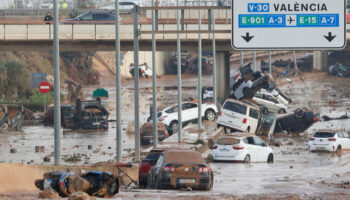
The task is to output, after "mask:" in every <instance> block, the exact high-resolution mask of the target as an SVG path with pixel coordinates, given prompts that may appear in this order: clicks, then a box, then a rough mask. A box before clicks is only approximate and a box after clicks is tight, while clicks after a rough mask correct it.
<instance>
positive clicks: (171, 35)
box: [0, 24, 231, 40]
mask: <svg viewBox="0 0 350 200" xmlns="http://www.w3.org/2000/svg"><path fill="white" fill-rule="evenodd" d="M202 26H203V27H202V28H203V29H202V30H201V31H200V33H201V35H202V38H203V39H210V38H211V36H212V34H211V33H212V31H211V30H208V29H207V28H208V27H207V26H206V25H202ZM138 27H139V30H140V36H139V39H140V40H143V39H144V40H148V39H149V40H150V39H151V36H152V35H151V33H152V25H151V24H139V25H138ZM197 29H198V25H196V24H187V25H186V26H185V30H182V31H180V34H181V38H182V39H188V40H195V39H197V38H198V33H199V31H198V30H197ZM214 32H215V33H216V37H217V39H230V37H231V31H230V26H229V25H223V24H220V25H217V28H216V29H215V30H214ZM155 33H156V39H157V40H167V39H176V33H177V31H176V24H164V25H161V26H159V29H158V31H156V32H155ZM59 37H60V39H63V40H108V39H110V40H113V39H115V25H112V24H111V25H106V24H84V25H82V24H60V25H59ZM52 38H53V26H52V25H51V24H23V25H11V24H2V25H0V40H51V39H52ZM120 38H121V39H122V40H132V39H133V25H132V24H123V25H121V26H120Z"/></svg>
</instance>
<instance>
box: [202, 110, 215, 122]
mask: <svg viewBox="0 0 350 200" xmlns="http://www.w3.org/2000/svg"><path fill="white" fill-rule="evenodd" d="M204 117H205V119H206V120H208V121H215V118H216V114H215V111H214V110H213V109H207V110H206V111H205V113H204Z"/></svg>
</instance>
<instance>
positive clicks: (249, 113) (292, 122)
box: [217, 63, 318, 136]
mask: <svg viewBox="0 0 350 200" xmlns="http://www.w3.org/2000/svg"><path fill="white" fill-rule="evenodd" d="M235 77H236V78H235V82H234V84H233V85H232V87H231V89H230V92H229V94H228V98H227V99H226V101H225V102H224V103H223V106H222V108H221V110H220V112H219V116H218V120H217V123H218V126H223V127H224V128H225V130H226V132H227V133H230V132H234V131H240V132H247V133H253V134H258V135H265V136H271V135H272V134H273V133H274V132H288V133H296V132H301V131H304V130H306V129H307V128H309V127H310V126H311V125H312V124H313V123H315V122H317V121H318V115H317V114H315V113H314V112H313V111H311V110H308V109H305V108H303V109H297V110H295V111H293V112H290V111H289V110H288V107H287V105H288V104H289V103H291V102H292V100H291V99H290V98H289V97H288V95H287V94H286V93H284V92H282V91H281V90H280V89H279V88H277V87H276V84H275V83H273V82H272V81H270V78H269V76H267V75H265V74H263V73H262V72H259V71H253V70H252V69H251V64H250V63H248V64H245V65H243V66H241V67H240V74H238V75H237V76H235Z"/></svg>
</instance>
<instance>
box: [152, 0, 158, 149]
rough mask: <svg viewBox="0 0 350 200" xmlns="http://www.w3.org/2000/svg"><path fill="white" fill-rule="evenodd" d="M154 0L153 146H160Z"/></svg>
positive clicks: (153, 5)
mask: <svg viewBox="0 0 350 200" xmlns="http://www.w3.org/2000/svg"><path fill="white" fill-rule="evenodd" d="M154 3H155V2H154V0H152V7H153V9H152V86H153V107H152V109H153V110H152V112H153V115H152V116H153V129H152V130H153V148H157V146H158V126H157V125H158V118H157V65H156V53H157V51H156V48H157V47H156V37H155V34H154V31H155V29H156V21H155V19H154V18H155V4H154Z"/></svg>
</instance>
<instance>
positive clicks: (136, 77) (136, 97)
mask: <svg viewBox="0 0 350 200" xmlns="http://www.w3.org/2000/svg"><path fill="white" fill-rule="evenodd" d="M138 24H139V23H138V6H137V5H135V6H134V92H135V93H134V104H135V105H134V110H135V162H139V161H140V124H139V123H140V122H139V121H140V106H139V30H138Z"/></svg>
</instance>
